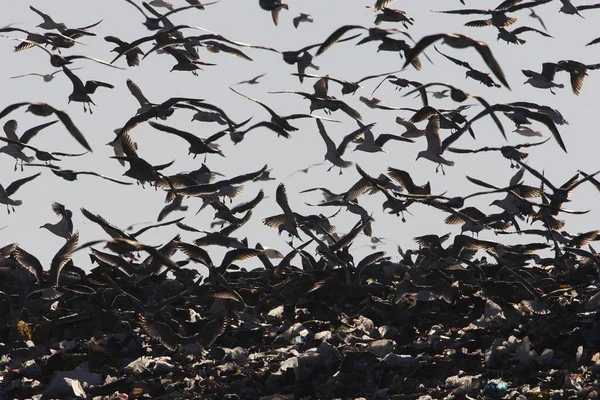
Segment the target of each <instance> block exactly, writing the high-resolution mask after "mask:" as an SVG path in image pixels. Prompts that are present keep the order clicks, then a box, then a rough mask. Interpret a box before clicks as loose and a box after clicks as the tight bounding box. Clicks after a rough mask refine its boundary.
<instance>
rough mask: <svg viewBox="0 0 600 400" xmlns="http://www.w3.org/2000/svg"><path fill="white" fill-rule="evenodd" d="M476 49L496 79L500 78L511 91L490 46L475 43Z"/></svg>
mask: <svg viewBox="0 0 600 400" xmlns="http://www.w3.org/2000/svg"><path fill="white" fill-rule="evenodd" d="M474 47H475V50H477V52H478V53H479V54H480V55H481V58H483V61H485V64H486V65H487V66H488V67H489V69H490V70H491V71H492V73H493V74H494V75H495V76H496V78H498V80H499V81H500V82H501V83H502V84H503V85H504V86H506V87H507V88H508V89H509V90H510V86H509V84H508V82H507V81H506V77H505V76H504V71H502V67H500V64H498V61H496V58H494V55H493V54H492V51H491V50H490V48H489V47H488V45H486V44H485V43H483V42H478V41H474Z"/></svg>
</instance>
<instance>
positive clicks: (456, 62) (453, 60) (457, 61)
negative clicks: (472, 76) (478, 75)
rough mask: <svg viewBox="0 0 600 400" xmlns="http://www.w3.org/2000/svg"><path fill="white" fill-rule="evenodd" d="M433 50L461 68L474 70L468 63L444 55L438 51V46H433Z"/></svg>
mask: <svg viewBox="0 0 600 400" xmlns="http://www.w3.org/2000/svg"><path fill="white" fill-rule="evenodd" d="M433 48H434V49H435V51H437V52H438V53H440V54H441V55H443V56H444V57H446V58H447V59H448V60H450V61H452V62H453V63H454V64H456V65H459V66H461V67H465V68H467V69H470V70H472V69H473V67H471V65H469V63H468V62H466V61H462V60H459V59H457V58H454V57H450V56H449V55H447V54H444V53H442V52H441V51H439V50H438V48H437V46H433Z"/></svg>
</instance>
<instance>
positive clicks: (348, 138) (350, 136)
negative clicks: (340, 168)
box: [335, 123, 375, 157]
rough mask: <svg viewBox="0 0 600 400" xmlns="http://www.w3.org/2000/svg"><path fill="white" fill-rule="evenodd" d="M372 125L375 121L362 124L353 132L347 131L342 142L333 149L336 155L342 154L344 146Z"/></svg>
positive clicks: (344, 149)
mask: <svg viewBox="0 0 600 400" xmlns="http://www.w3.org/2000/svg"><path fill="white" fill-rule="evenodd" d="M374 126H375V123H372V124H369V125H363V126H361V127H360V128H358V129H357V130H355V131H354V132H352V133H349V134H348V135H346V136H344V139H342V142H341V143H340V145H339V146H338V147H337V149H336V150H335V151H336V153H337V155H338V156H340V157H341V156H343V155H344V152H345V151H346V147H348V144H349V143H351V142H353V141H354V140H355V139H356V138H357V137H359V136H360V135H362V134H363V133H365V132H367V131H368V130H369V129H371V128H372V127H374Z"/></svg>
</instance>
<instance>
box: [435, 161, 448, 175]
mask: <svg viewBox="0 0 600 400" xmlns="http://www.w3.org/2000/svg"><path fill="white" fill-rule="evenodd" d="M440 168H441V170H442V174H444V176H445V175H446V171H444V166H443V165H442V163H439V164H438V166H437V168H436V169H435V173H436V174H437V173H438V170H439V169H440Z"/></svg>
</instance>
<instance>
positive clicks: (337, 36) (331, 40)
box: [316, 25, 368, 56]
mask: <svg viewBox="0 0 600 400" xmlns="http://www.w3.org/2000/svg"><path fill="white" fill-rule="evenodd" d="M352 29H368V28H365V27H364V26H361V25H344V26H342V27H340V28H338V29H336V30H335V31H334V32H333V33H332V34H331V35H329V37H328V38H327V39H325V41H324V42H323V43H321V45H320V47H319V49H318V50H317V53H316V55H317V56H318V55H321V54H323V53H324V52H325V51H327V49H329V48H330V47H331V46H333V45H334V44H335V43H336V42H337V41H338V40H340V38H341V37H342V36H343V35H344V33H346V32H348V31H350V30H352Z"/></svg>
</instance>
